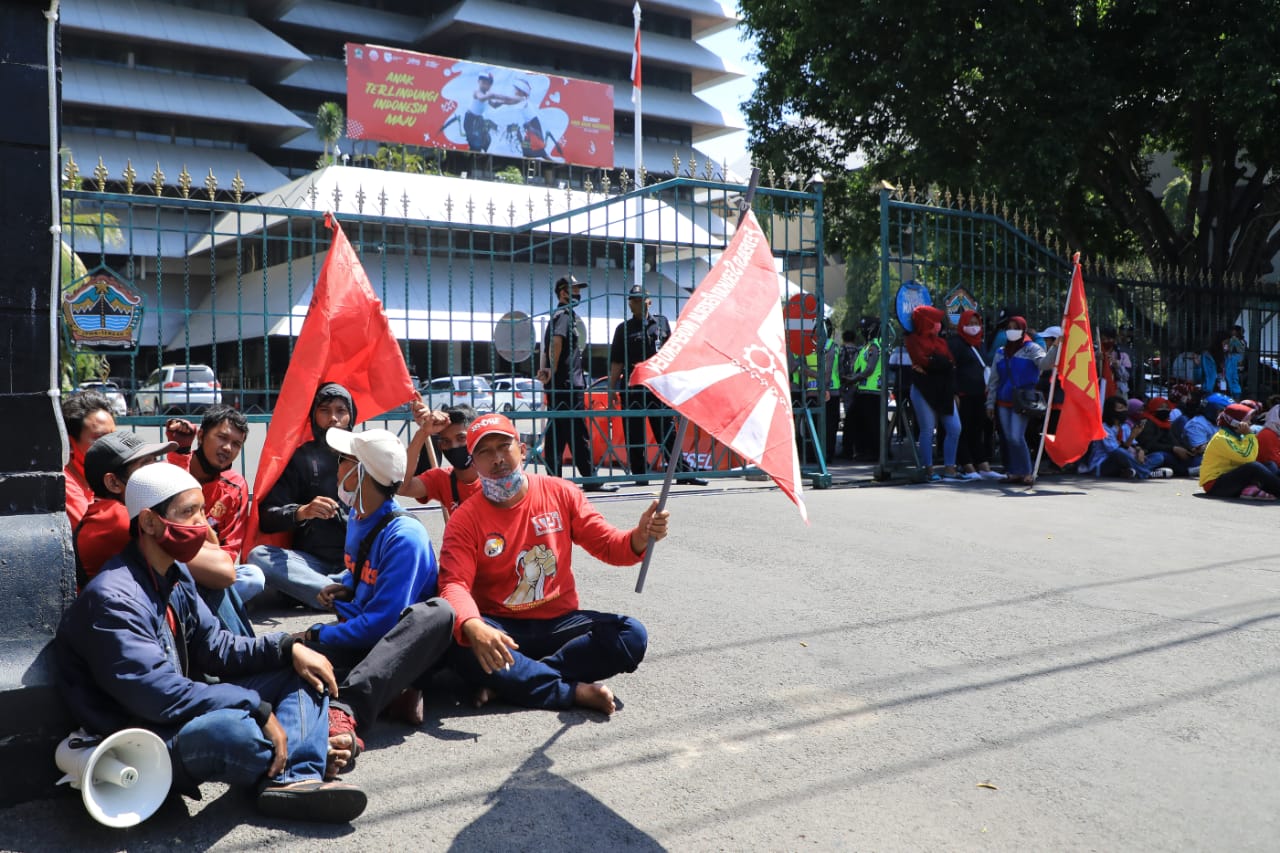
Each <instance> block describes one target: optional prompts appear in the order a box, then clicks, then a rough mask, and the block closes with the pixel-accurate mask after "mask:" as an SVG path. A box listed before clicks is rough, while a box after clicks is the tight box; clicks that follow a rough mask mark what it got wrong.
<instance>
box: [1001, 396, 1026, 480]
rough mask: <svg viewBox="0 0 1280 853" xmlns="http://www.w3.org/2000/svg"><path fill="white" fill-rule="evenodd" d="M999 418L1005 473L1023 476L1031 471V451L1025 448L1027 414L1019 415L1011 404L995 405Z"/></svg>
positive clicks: (1011, 475)
mask: <svg viewBox="0 0 1280 853" xmlns="http://www.w3.org/2000/svg"><path fill="white" fill-rule="evenodd" d="M996 415H997V417H999V418H1000V432H1001V433H1002V438H1003V440H1004V447H1005V451H1006V454H1005V473H1006V474H1008V475H1009V476H1010V477H1025V476H1027V475H1028V474H1030V473H1031V451H1030V450H1028V449H1027V416H1026V415H1020V414H1018V413H1017V412H1015V411H1014V410H1013V407H1012V406H1001V405H997V406H996Z"/></svg>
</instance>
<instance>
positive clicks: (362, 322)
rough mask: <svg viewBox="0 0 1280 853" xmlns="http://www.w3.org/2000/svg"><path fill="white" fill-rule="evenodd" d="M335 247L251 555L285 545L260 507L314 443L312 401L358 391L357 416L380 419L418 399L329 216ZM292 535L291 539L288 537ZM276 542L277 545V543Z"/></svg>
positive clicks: (289, 382) (284, 394)
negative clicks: (331, 386) (339, 389)
mask: <svg viewBox="0 0 1280 853" xmlns="http://www.w3.org/2000/svg"><path fill="white" fill-rule="evenodd" d="M324 223H325V226H326V227H327V228H331V229H332V230H333V242H332V243H331V244H330V246H329V254H328V255H327V256H326V257H325V260H324V266H322V267H321V268H320V277H319V278H318V279H316V286H315V290H314V291H313V292H312V294H311V306H310V307H309V308H308V309H307V317H306V319H305V320H303V321H302V329H301V331H300V332H299V333H298V340H297V343H295V344H294V347H293V357H292V358H291V359H290V360H289V367H288V369H286V370H285V374H284V382H282V383H281V385H280V397H279V399H277V401H276V405H275V409H274V411H273V416H272V418H271V423H270V424H269V425H268V427H267V438H266V441H265V442H264V443H263V445H262V456H261V457H260V458H259V460H258V474H257V476H256V477H255V478H254V481H253V495H254V501H253V509H252V514H251V516H250V519H249V534H248V536H247V537H246V542H245V547H244V553H248V551H249V549H250V548H252V547H253V546H254V545H255V544H256V545H263V544H286V543H284V542H282V541H281V539H277V538H275V537H277V536H280V535H279V534H264V533H263V532H262V531H260V530H259V529H258V503H259V502H260V501H261V500H262V499H263V498H265V497H266V496H267V493H268V492H270V491H271V487H272V486H274V485H275V484H276V480H278V479H280V474H281V473H283V472H284V469H285V466H286V465H287V464H288V463H289V459H290V457H292V456H293V452H294V451H295V450H297V449H298V448H299V447H301V446H302V445H303V444H305V443H306V442H308V441H310V440H311V439H312V438H313V436H312V434H311V401H312V399H314V398H315V395H316V391H317V390H319V388H320V386H321V385H322V384H324V383H326V382H337V383H338V384H339V385H342V386H343V387H345V388H346V389H347V390H348V391H350V392H351V398H352V401H353V402H354V403H355V405H356V413H357V414H361V413H363V414H364V415H365V416H366V417H368V416H371V415H380V414H382V413H383V412H386V411H389V410H391V409H394V408H395V407H396V406H399V405H400V404H402V403H406V402H408V401H409V400H412V399H413V398H414V395H415V394H416V393H417V389H415V388H414V387H413V380H411V379H410V378H409V369H408V367H406V366H405V361H404V355H403V353H401V351H400V344H399V343H397V342H396V336H395V335H394V334H392V332H391V324H390V323H389V322H388V321H387V315H386V314H385V313H383V311H382V302H381V301H380V300H379V299H378V297H377V296H375V295H374V293H373V287H372V286H371V285H370V284H369V276H368V275H366V274H365V271H364V267H363V266H361V265H360V258H359V257H358V256H357V255H356V253H355V250H354V249H352V248H351V244H350V243H349V242H348V241H347V236H346V235H345V234H343V233H342V226H340V225H339V224H338V222H337V220H336V219H334V218H333V216H332V214H327V215H326V216H325V219H324ZM282 538H287V537H282ZM273 539H274V541H272V540H273Z"/></svg>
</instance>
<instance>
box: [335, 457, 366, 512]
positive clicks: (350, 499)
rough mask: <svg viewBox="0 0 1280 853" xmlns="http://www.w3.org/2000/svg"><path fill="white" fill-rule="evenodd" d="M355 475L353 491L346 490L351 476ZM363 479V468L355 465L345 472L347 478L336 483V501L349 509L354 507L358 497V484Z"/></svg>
mask: <svg viewBox="0 0 1280 853" xmlns="http://www.w3.org/2000/svg"><path fill="white" fill-rule="evenodd" d="M352 474H355V475H356V487H355V488H354V489H348V488H347V481H348V480H350V479H351V475H352ZM363 479H364V466H363V465H356V467H354V468H352V469H351V470H350V471H348V472H347V476H345V477H343V478H342V482H340V483H338V500H340V501H342V503H343V504H345V505H346V506H349V507H354V506H355V505H356V500H357V498H358V497H359V495H360V483H361V481H362V480H363Z"/></svg>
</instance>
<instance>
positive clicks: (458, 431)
mask: <svg viewBox="0 0 1280 853" xmlns="http://www.w3.org/2000/svg"><path fill="white" fill-rule="evenodd" d="M413 419H414V421H416V422H417V424H418V432H417V433H415V434H414V436H413V440H412V441H410V442H409V450H408V452H407V454H406V456H407V462H408V466H409V468H408V470H410V471H416V470H417V469H418V457H419V456H420V455H421V454H422V448H423V446H424V445H425V444H426V443H427V442H428V441H430V440H431V436H433V435H437V436H439V443H440V453H441V455H443V456H444V458H445V459H448V460H449V464H450V465H451V466H452V467H450V468H442V467H436V468H428V469H427V470H426V471H423V472H422V473H421V474H419V475H418V476H416V477H410V478H409V479H407V480H405V481H404V484H403V485H401V486H400V494H402V495H404V496H405V497H409V498H417V499H418V503H420V504H426V503H430V502H431V501H433V500H434V501H439V502H440V506H441V507H443V508H444V517H445V521H448V520H449V516H450V515H451V514H452V513H453V512H454V510H456V509H457V508H458V507H459V506H460V505H461V504H462V502H463V501H465V500H466V499H467V498H469V497H471V496H473V495H478V494H480V475H479V474H477V473H476V469H475V466H474V465H472V464H471V454H470V453H468V452H467V427H469V426H471V422H472V421H474V420H475V419H476V410H475V409H473V408H471V407H470V406H446V407H445V408H443V409H441V410H440V411H438V412H433V411H431V410H430V409H428V408H427V407H426V406H425V405H423V404H422V403H421V402H415V403H414V404H413Z"/></svg>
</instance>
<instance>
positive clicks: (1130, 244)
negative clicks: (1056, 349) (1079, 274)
mask: <svg viewBox="0 0 1280 853" xmlns="http://www.w3.org/2000/svg"><path fill="white" fill-rule="evenodd" d="M741 10H742V17H743V23H744V26H745V28H746V30H747V31H748V32H749V33H750V34H751V35H752V36H753V37H754V38H755V40H756V42H757V45H758V47H759V60H760V62H761V63H762V64H763V66H764V69H765V70H764V72H763V74H762V76H761V78H760V80H759V83H758V86H757V89H756V94H755V96H754V97H753V98H752V99H751V100H750V101H749V102H748V104H747V107H746V112H747V118H748V123H749V125H750V130H751V136H752V142H751V145H752V148H753V150H754V151H755V153H756V154H757V155H763V157H764V158H765V159H767V160H768V161H769V162H773V163H775V164H779V165H781V166H782V167H784V168H787V169H791V170H794V171H797V172H800V173H803V174H807V173H809V172H810V171H812V170H814V169H821V170H823V171H824V172H826V173H827V174H828V175H837V174H841V173H842V172H845V171H847V170H846V169H845V164H846V163H847V162H848V160H849V158H850V156H851V155H853V154H854V153H855V152H861V154H862V155H863V156H865V157H866V158H867V167H866V170H865V172H863V173H862V174H861V175H858V176H855V177H853V178H851V179H849V180H846V181H843V182H838V181H831V180H829V181H828V184H827V187H828V197H829V198H830V200H831V202H833V204H832V211H831V212H832V214H833V215H832V216H831V217H830V219H831V221H832V225H833V230H834V231H835V235H834V236H835V237H836V238H837V239H842V238H843V239H847V240H849V241H852V242H853V243H855V244H862V245H865V244H866V242H870V241H871V240H872V239H873V237H872V235H873V234H874V233H875V232H874V231H871V230H870V225H871V223H872V221H873V220H874V217H875V211H874V197H873V195H872V194H871V193H870V192H869V191H868V190H869V188H870V186H871V185H872V182H874V181H878V180H879V179H881V178H889V179H894V178H896V177H897V176H908V177H913V176H914V177H916V179H917V180H924V181H929V182H935V183H938V184H944V185H949V186H952V187H955V188H966V187H967V188H974V187H977V188H980V189H985V190H987V191H991V192H994V193H995V194H996V195H997V196H998V197H999V198H1001V199H1002V200H1004V201H1006V202H1008V203H1010V204H1016V205H1017V206H1018V207H1019V208H1020V209H1021V210H1022V212H1024V213H1026V214H1029V215H1030V217H1032V218H1034V219H1036V220H1037V221H1038V222H1039V223H1040V224H1041V226H1043V227H1048V228H1052V229H1053V230H1055V231H1056V232H1057V233H1059V234H1060V235H1061V236H1063V237H1064V238H1065V239H1066V241H1067V242H1068V243H1069V244H1070V245H1071V246H1073V247H1085V248H1086V249H1087V252H1088V254H1090V255H1092V256H1095V257H1096V256H1099V255H1106V256H1111V257H1116V258H1126V257H1130V258H1131V257H1135V256H1138V257H1144V258H1145V259H1146V260H1147V261H1149V262H1150V264H1151V265H1152V266H1153V267H1165V266H1173V267H1178V268H1181V269H1183V270H1185V271H1187V272H1190V273H1194V274H1198V275H1201V276H1204V277H1206V278H1207V279H1208V280H1209V281H1210V282H1212V283H1213V284H1214V285H1221V284H1222V283H1223V282H1224V280H1226V279H1227V278H1228V277H1240V278H1243V279H1244V280H1246V281H1253V280H1254V279H1255V278H1256V277H1257V276H1259V275H1262V274H1265V273H1267V272H1269V271H1270V269H1271V258H1272V257H1274V256H1275V254H1276V253H1277V251H1280V182H1278V181H1277V177H1278V176H1277V175H1276V174H1273V171H1272V168H1273V165H1274V164H1275V163H1276V161H1277V157H1278V156H1280V138H1278V137H1277V134H1276V132H1275V128H1276V127H1280V75H1277V73H1276V68H1275V64H1274V62H1272V61H1271V59H1270V57H1272V56H1273V55H1274V46H1275V45H1276V44H1277V43H1280V42H1278V41H1277V38H1278V37H1280V0H1244V2H1241V3H1236V4H1226V5H1222V4H1215V3H1197V2H1190V0H1164V1H1163V2H1156V0H1145V2H1128V3H1116V2H1114V0H1094V2H1075V3H1045V2H1031V3H1017V4H1014V3H1004V4H1001V3H996V4H991V3H984V2H976V0H959V2H950V3H943V2H939V0H925V2H924V3H915V4H912V3H900V2H888V0H861V2H858V3H843V2H834V0H741ZM1162 152H1169V153H1172V154H1173V156H1174V159H1175V163H1176V165H1177V166H1179V167H1180V168H1181V169H1182V170H1184V171H1185V173H1186V174H1187V176H1188V180H1189V183H1188V193H1187V199H1186V202H1185V203H1184V204H1182V205H1177V204H1174V205H1170V206H1168V208H1166V207H1165V206H1162V204H1161V199H1160V198H1159V196H1158V195H1157V194H1156V193H1155V192H1153V191H1152V188H1151V187H1152V182H1153V180H1154V178H1155V174H1154V169H1153V157H1154V155H1156V154H1158V153H1162ZM1166 180H1167V178H1166ZM1164 182H1165V181H1161V182H1160V183H1161V184H1163V183H1164ZM1161 189H1163V186H1160V187H1157V191H1158V190H1161ZM1171 210H1172V211H1175V212H1176V213H1175V215H1173V216H1171V215H1170V211H1171ZM864 241H866V242H864Z"/></svg>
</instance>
